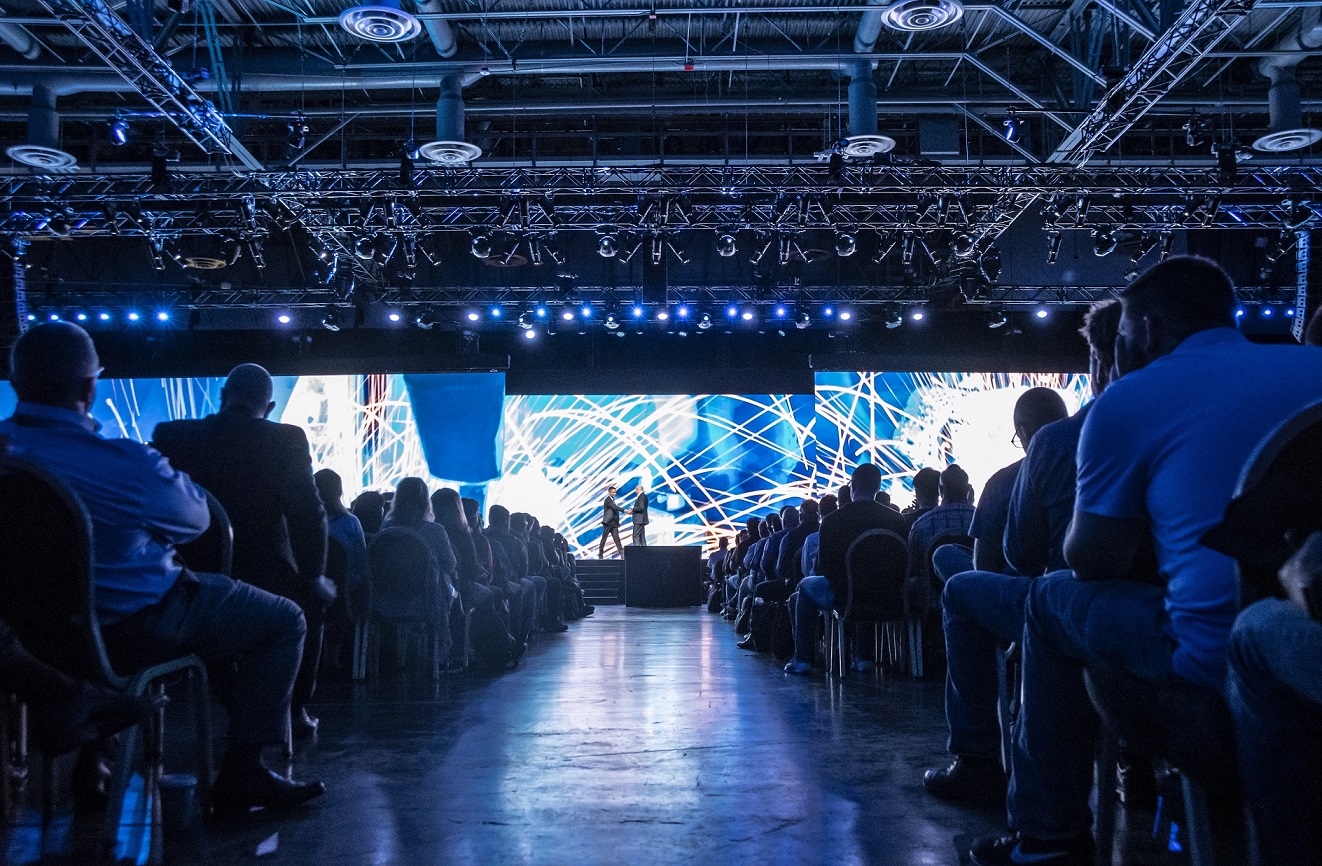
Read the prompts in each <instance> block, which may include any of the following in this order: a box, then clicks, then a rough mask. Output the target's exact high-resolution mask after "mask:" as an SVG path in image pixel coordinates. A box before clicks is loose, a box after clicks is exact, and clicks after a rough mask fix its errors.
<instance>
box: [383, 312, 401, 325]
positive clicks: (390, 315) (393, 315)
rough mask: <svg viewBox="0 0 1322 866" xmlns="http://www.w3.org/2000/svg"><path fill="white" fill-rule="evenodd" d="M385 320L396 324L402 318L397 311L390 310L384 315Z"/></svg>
mask: <svg viewBox="0 0 1322 866" xmlns="http://www.w3.org/2000/svg"><path fill="white" fill-rule="evenodd" d="M386 318H387V319H389V320H390V321H392V322H395V323H398V322H400V321H401V320H402V319H403V318H404V317H403V316H401V315H400V314H399V312H398V311H397V310H391V311H390V312H389V313H387V314H386Z"/></svg>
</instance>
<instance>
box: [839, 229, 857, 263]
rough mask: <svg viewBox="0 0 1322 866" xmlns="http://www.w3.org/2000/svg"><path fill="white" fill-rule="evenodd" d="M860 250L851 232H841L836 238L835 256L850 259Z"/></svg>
mask: <svg viewBox="0 0 1322 866" xmlns="http://www.w3.org/2000/svg"><path fill="white" fill-rule="evenodd" d="M856 250H858V241H857V240H856V239H855V238H854V236H853V235H852V234H850V233H849V232H840V233H839V234H837V235H836V236H835V254H836V255H837V256H840V258H842V259H843V258H848V257H849V256H852V255H853V254H854V252H855V251H856Z"/></svg>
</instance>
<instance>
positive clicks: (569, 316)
mask: <svg viewBox="0 0 1322 866" xmlns="http://www.w3.org/2000/svg"><path fill="white" fill-rule="evenodd" d="M560 318H562V319H564V320H565V321H566V322H572V321H574V311H573V310H565V311H564V312H563V313H561V314H560Z"/></svg>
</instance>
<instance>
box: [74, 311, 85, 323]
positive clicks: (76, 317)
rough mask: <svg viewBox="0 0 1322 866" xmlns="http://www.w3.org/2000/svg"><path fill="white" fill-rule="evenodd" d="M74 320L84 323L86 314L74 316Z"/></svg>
mask: <svg viewBox="0 0 1322 866" xmlns="http://www.w3.org/2000/svg"><path fill="white" fill-rule="evenodd" d="M74 318H75V319H77V320H78V321H80V322H86V321H87V314H86V313H78V314H77V315H75V316H74Z"/></svg>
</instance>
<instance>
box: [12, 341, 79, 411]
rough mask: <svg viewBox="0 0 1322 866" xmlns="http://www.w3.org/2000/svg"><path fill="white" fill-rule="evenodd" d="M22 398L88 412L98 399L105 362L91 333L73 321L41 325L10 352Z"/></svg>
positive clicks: (16, 343)
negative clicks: (99, 378) (99, 384)
mask: <svg viewBox="0 0 1322 866" xmlns="http://www.w3.org/2000/svg"><path fill="white" fill-rule="evenodd" d="M9 370H10V376H11V379H12V382H13V386H14V393H16V394H17V395H18V399H20V400H22V401H24V402H26V403H42V404H44V405H47V406H59V407H60V408H63V409H73V410H74V411H78V412H82V413H84V414H86V413H87V412H89V411H90V410H91V408H92V401H93V400H94V399H95V398H96V378H97V376H99V375H100V374H101V361H100V359H98V358H97V355H96V346H95V345H93V344H92V338H91V337H89V336H88V335H87V332H86V331H84V330H83V329H82V328H80V327H78V326H77V325H75V324H73V323H72V322H51V323H49V324H45V325H37V326H36V327H35V328H32V329H30V330H29V331H28V332H27V333H26V334H24V335H23V336H21V337H19V338H18V340H17V341H16V342H15V343H14V348H13V349H12V350H11V351H10V354H9Z"/></svg>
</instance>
